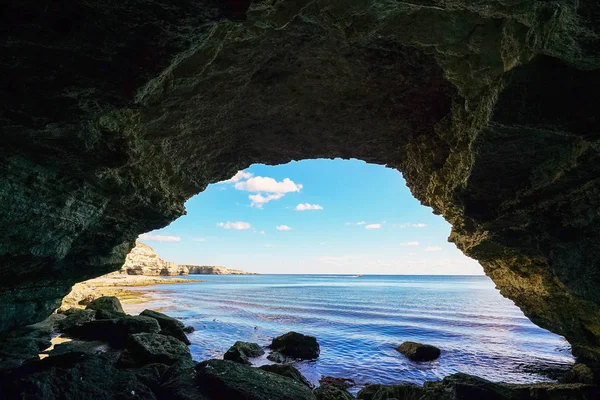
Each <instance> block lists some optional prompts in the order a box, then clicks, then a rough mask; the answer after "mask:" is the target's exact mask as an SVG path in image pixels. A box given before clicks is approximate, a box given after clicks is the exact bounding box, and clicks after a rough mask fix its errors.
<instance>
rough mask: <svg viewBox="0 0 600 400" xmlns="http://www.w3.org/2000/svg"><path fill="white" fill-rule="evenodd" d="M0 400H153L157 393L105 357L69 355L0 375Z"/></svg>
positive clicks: (49, 358) (48, 359) (80, 354)
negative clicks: (117, 367)
mask: <svg viewBox="0 0 600 400" xmlns="http://www.w3.org/2000/svg"><path fill="white" fill-rule="evenodd" d="M0 398H1V399H21V400H37V399H44V400H46V399H48V400H54V399H56V400H58V399H64V400H79V399H102V400H108V399H132V400H153V399H156V397H155V395H154V393H153V392H152V390H150V388H149V387H148V386H146V385H145V384H144V383H142V382H141V381H140V380H139V379H138V378H137V376H136V374H135V373H133V372H131V371H123V370H118V369H116V368H115V367H114V366H112V365H111V364H110V362H109V361H107V360H106V359H104V358H103V357H98V356H90V355H86V354H83V353H68V354H63V355H59V356H56V357H47V358H45V359H43V360H40V361H37V362H35V363H30V364H27V365H23V366H22V367H21V368H19V369H18V370H16V371H13V373H12V374H7V375H4V376H2V375H0Z"/></svg>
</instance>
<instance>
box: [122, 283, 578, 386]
mask: <svg viewBox="0 0 600 400" xmlns="http://www.w3.org/2000/svg"><path fill="white" fill-rule="evenodd" d="M189 278H190V279H203V280H205V282H202V283H189V284H176V285H158V286H153V287H152V289H151V297H152V300H151V301H149V302H147V303H144V304H137V305H125V309H126V311H127V312H128V313H132V314H136V313H138V312H141V311H142V310H143V309H145V308H152V309H156V310H158V309H160V311H163V312H165V313H167V314H169V315H171V316H173V317H176V318H179V319H181V320H182V321H183V322H184V323H185V324H186V325H192V326H194V327H195V328H196V332H194V333H193V334H191V335H190V336H189V338H190V340H191V342H192V345H191V347H190V349H191V351H192V354H193V357H194V359H195V360H198V361H201V360H205V359H209V358H222V355H223V353H225V351H227V349H228V348H229V346H231V345H232V344H233V343H234V342H235V341H236V340H243V341H250V342H257V343H259V344H261V345H266V344H268V343H270V339H271V338H273V337H274V336H278V335H281V334H283V333H285V332H288V331H290V330H294V331H297V332H301V333H305V334H308V335H312V336H316V337H317V339H318V341H319V343H320V345H321V356H320V357H319V358H318V360H316V361H312V362H309V361H303V362H299V363H296V366H297V367H298V368H299V369H300V370H301V371H302V373H303V374H304V375H305V376H306V377H307V378H308V379H309V380H311V381H312V382H313V383H316V382H317V381H318V379H319V377H320V376H322V375H330V376H336V377H344V378H353V379H354V380H355V381H356V383H357V386H358V387H360V386H363V385H364V384H366V383H386V384H391V383H398V382H414V383H422V382H423V381H426V380H437V379H441V378H443V377H444V376H447V375H450V374H452V373H456V372H464V373H468V374H473V375H478V376H481V377H484V378H487V379H490V380H493V381H505V382H523V383H525V382H535V381H548V380H550V378H549V377H548V374H547V373H546V374H544V373H542V371H551V372H552V371H556V370H566V369H568V368H569V366H570V365H571V364H572V363H573V357H572V356H571V354H570V346H569V344H568V343H567V342H566V340H565V339H564V338H562V337H561V336H558V335H555V334H553V333H551V332H548V331H546V330H544V329H542V328H539V327H537V326H536V325H534V324H533V323H532V322H530V321H529V320H528V319H527V318H526V317H525V316H524V315H523V313H522V312H521V311H520V310H519V309H518V308H517V307H516V306H515V305H514V304H513V303H512V301H510V300H508V299H506V298H504V297H502V296H501V295H500V293H499V292H498V291H497V290H496V289H495V288H494V284H493V282H492V281H491V280H490V279H489V278H487V277H485V276H363V277H353V276H336V275H243V276H233V275H222V276H215V275H202V276H190V277H189ZM133 290H142V291H147V288H133ZM406 340H412V341H418V342H423V343H428V344H433V345H435V346H438V347H440V348H441V349H442V355H441V357H440V358H439V360H437V361H434V362H430V363H413V362H410V361H408V360H406V359H405V358H404V357H403V356H402V355H401V354H399V353H398V352H396V351H395V350H394V347H396V346H398V345H399V344H400V343H402V342H403V341H406ZM254 361H255V363H256V364H264V363H269V362H268V361H267V360H265V359H264V357H263V358H261V359H257V360H254Z"/></svg>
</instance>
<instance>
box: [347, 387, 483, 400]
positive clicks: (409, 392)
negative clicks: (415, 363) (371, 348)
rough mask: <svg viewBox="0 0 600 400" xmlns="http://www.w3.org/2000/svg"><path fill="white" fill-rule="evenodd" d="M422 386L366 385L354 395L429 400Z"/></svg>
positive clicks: (380, 399)
mask: <svg viewBox="0 0 600 400" xmlns="http://www.w3.org/2000/svg"><path fill="white" fill-rule="evenodd" d="M424 394H425V392H424V390H423V388H421V387H419V386H416V385H413V384H403V385H367V386H365V387H364V388H363V389H362V390H361V391H360V392H358V395H357V396H356V398H357V399H359V400H391V399H399V400H429V398H425V397H422V396H424ZM482 399H483V398H482Z"/></svg>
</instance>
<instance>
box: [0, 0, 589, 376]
mask: <svg viewBox="0 0 600 400" xmlns="http://www.w3.org/2000/svg"><path fill="white" fill-rule="evenodd" d="M234 3H235V6H232V4H234ZM240 4H241V3H240ZM240 4H238V3H237V2H233V3H232V2H216V1H186V0H181V1H177V2H162V1H154V2H148V1H145V0H129V1H125V2H120V3H119V4H113V3H109V2H104V1H101V0H93V1H87V2H74V3H69V4H66V3H65V4H63V3H56V4H55V5H52V6H47V7H38V6H36V5H35V3H33V2H28V1H24V2H19V3H18V4H17V3H15V4H10V5H8V6H6V7H5V10H4V12H3V13H2V16H1V17H0V25H1V26H2V28H1V29H2V32H3V38H2V54H3V56H2V57H1V59H0V74H1V76H3V79H2V83H1V84H0V93H1V98H2V100H1V101H2V103H1V105H0V127H1V128H2V132H3V133H2V136H3V145H2V148H1V149H0V156H1V157H2V163H1V164H0V171H1V174H0V198H1V199H2V205H3V207H2V209H0V222H1V223H2V226H3V227H4V229H2V231H1V234H0V235H1V238H0V330H1V331H10V330H12V329H15V328H19V327H22V326H24V325H28V324H32V323H35V322H38V321H41V320H43V319H44V318H46V317H47V316H48V315H50V314H51V313H52V311H53V310H54V309H55V308H57V307H58V305H59V304H60V301H61V299H62V297H63V296H64V295H65V294H66V293H68V292H69V290H70V288H71V286H72V285H73V284H74V283H76V282H79V281H82V280H85V279H88V278H92V277H95V276H99V275H103V274H105V273H108V272H111V271H114V270H117V269H118V268H120V266H121V265H122V263H123V260H124V258H125V256H126V254H127V253H128V252H129V250H130V249H131V248H132V246H133V245H134V242H135V238H136V237H137V236H138V234H140V233H143V232H148V231H151V230H153V229H157V228H160V227H163V226H165V225H167V224H168V223H170V222H171V221H173V220H174V219H176V218H177V217H179V216H181V215H183V214H184V213H185V210H184V207H183V204H184V202H185V201H186V200H187V199H188V198H189V197H191V196H193V195H194V194H197V193H199V192H201V191H202V190H204V188H206V186H207V185H208V184H209V183H214V182H217V181H220V180H223V179H227V178H229V177H230V176H232V175H233V174H234V173H235V172H236V171H237V170H241V169H244V168H245V167H247V166H249V165H251V164H253V163H265V164H281V163H286V162H289V161H291V160H300V159H306V158H334V157H341V158H358V159H361V160H365V161H367V162H370V163H376V164H384V165H387V166H390V167H394V168H397V169H399V170H400V171H402V173H403V175H404V177H405V179H406V181H407V185H408V186H409V188H410V189H411V191H412V193H413V195H414V196H415V197H416V198H417V199H418V200H419V201H421V202H422V204H425V205H427V206H430V207H432V208H433V210H434V212H435V213H439V214H441V215H442V216H443V217H444V218H445V219H446V220H447V221H448V222H449V223H450V224H452V226H453V230H452V233H451V235H450V240H451V241H452V242H453V243H455V244H456V246H457V247H458V248H459V249H460V250H462V251H463V252H464V253H465V254H467V255H468V256H470V257H472V258H474V259H477V260H478V261H479V262H480V263H481V265H482V266H483V268H484V270H485V272H486V274H487V275H488V276H489V277H490V278H491V279H492V280H493V281H494V282H495V284H496V285H497V287H498V288H499V289H500V291H501V293H502V294H503V295H504V296H506V297H508V298H510V299H511V300H513V301H514V302H515V304H516V305H517V306H519V307H520V308H521V310H523V312H524V313H525V314H526V315H527V316H528V317H529V318H530V319H531V320H532V321H533V322H534V323H536V324H537V325H539V326H541V327H544V328H546V329H549V330H551V331H552V332H555V333H557V334H560V335H563V336H564V337H565V338H566V339H567V340H568V341H569V342H570V343H571V345H572V346H573V353H574V355H576V356H577V357H578V359H579V360H580V361H582V362H584V363H586V364H588V365H591V366H596V365H597V364H598V360H599V358H600V355H599V354H600V342H599V340H600V308H599V307H598V305H599V303H600V290H599V289H598V288H599V287H600V286H599V285H598V283H599V281H600V265H599V259H600V245H599V244H598V243H599V240H598V239H599V237H600V230H599V228H598V224H597V222H598V218H599V213H598V210H599V209H600V207H599V200H598V199H599V198H600V196H598V193H599V192H600V183H599V177H600V174H599V172H600V171H599V169H600V167H599V165H600V163H599V162H598V161H599V158H600V157H599V155H600V154H599V151H600V150H599V140H598V127H599V122H598V111H597V110H598V104H600V99H599V96H600V95H599V93H600V72H599V70H598V66H599V64H600V57H599V56H598V54H599V51H598V50H599V49H600V45H599V40H598V18H597V17H598V16H599V15H600V6H599V5H598V4H597V3H596V2H591V1H579V2H576V1H572V0H561V1H554V2H547V1H528V2H519V1H512V0H511V1H509V0H485V1H484V0H481V1H474V2H473V1H470V2H466V1H461V0H454V1H442V0H439V1H438V0H427V1H425V0H423V1H419V0H414V1H409V2H388V1H367V2H363V1H348V0H345V1H328V2H319V1H313V2H308V1H287V0H282V1H276V2H275V1H273V2H271V1H256V2H253V3H251V4H249V8H248V9H247V10H246V11H245V13H244V11H243V10H244V9H245V6H244V5H242V6H241V8H240V7H239V6H240ZM232 7H233V8H232ZM236 7H237V8H236Z"/></svg>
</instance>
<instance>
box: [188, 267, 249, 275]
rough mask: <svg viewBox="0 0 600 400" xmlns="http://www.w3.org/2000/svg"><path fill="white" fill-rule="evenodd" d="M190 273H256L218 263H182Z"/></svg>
mask: <svg viewBox="0 0 600 400" xmlns="http://www.w3.org/2000/svg"><path fill="white" fill-rule="evenodd" d="M182 267H184V268H185V269H186V270H187V271H188V273H189V274H197V275H256V274H254V273H252V272H246V271H242V270H240V269H230V268H226V267H221V266H216V265H182Z"/></svg>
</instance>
